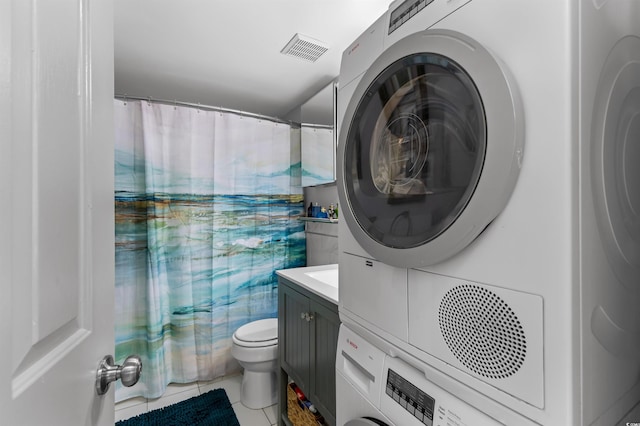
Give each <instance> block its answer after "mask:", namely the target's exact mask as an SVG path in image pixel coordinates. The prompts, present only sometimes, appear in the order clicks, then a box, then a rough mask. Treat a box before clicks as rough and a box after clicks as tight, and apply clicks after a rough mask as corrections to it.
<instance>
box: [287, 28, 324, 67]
mask: <svg viewBox="0 0 640 426" xmlns="http://www.w3.org/2000/svg"><path fill="white" fill-rule="evenodd" d="M327 50H329V46H327V45H325V44H324V43H322V42H321V41H318V40H314V39H312V38H311V37H307V36H303V35H301V34H296V35H294V36H293V38H292V39H291V40H290V41H289V43H287V45H286V46H285V47H284V48H283V49H282V50H281V51H280V53H282V54H284V55H288V56H293V57H295V58H299V59H304V60H305V61H309V62H315V61H316V60H317V59H318V58H319V57H320V56H322V54H323V53H324V52H326V51H327Z"/></svg>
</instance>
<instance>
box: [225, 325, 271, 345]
mask: <svg viewBox="0 0 640 426" xmlns="http://www.w3.org/2000/svg"><path fill="white" fill-rule="evenodd" d="M232 339H233V343H235V344H237V345H239V346H244V347H249V348H255V347H267V346H274V345H277V344H278V319H277V318H267V319H262V320H257V321H253V322H250V323H248V324H245V325H243V326H242V327H240V328H238V329H237V330H236V332H235V333H233V337H232Z"/></svg>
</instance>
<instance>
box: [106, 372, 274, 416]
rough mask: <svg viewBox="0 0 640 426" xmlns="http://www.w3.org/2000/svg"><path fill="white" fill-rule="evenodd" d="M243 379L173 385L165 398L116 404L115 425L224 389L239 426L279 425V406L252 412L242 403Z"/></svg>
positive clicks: (133, 400)
mask: <svg viewBox="0 0 640 426" xmlns="http://www.w3.org/2000/svg"><path fill="white" fill-rule="evenodd" d="M241 384H242V375H241V374H238V375H235V376H227V377H222V378H220V379H217V380H213V381H210V382H196V383H187V384H177V383H172V384H170V385H169V387H168V388H167V391H166V392H165V394H164V395H163V396H162V397H160V398H157V399H147V398H142V397H139V398H131V399H127V400H125V401H121V402H119V403H117V404H116V422H117V421H119V420H125V419H128V418H130V417H134V416H137V415H139V414H142V413H146V412H147V411H151V410H155V409H158V408H162V407H166V406H167V405H171V404H175V403H176V402H180V401H183V400H185V399H189V398H191V397H193V396H197V395H200V394H201V393H205V392H208V391H210V390H213V389H218V388H223V389H224V390H225V391H226V392H227V396H228V397H229V401H230V402H231V405H232V407H233V410H234V411H235V413H236V417H238V421H239V422H240V426H273V425H276V424H277V412H278V405H277V404H276V405H272V406H271V407H267V408H264V409H262V410H252V409H250V408H247V407H245V406H244V405H242V403H241V402H240V385H241Z"/></svg>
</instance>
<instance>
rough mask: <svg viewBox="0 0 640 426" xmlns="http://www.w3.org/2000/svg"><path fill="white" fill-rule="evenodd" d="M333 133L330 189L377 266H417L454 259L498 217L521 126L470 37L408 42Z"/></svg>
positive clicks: (431, 36) (515, 107) (372, 71)
mask: <svg viewBox="0 0 640 426" xmlns="http://www.w3.org/2000/svg"><path fill="white" fill-rule="evenodd" d="M343 123H344V125H343V126H342V128H341V130H340V141H339V149H338V151H339V153H338V155H339V167H338V192H339V197H340V201H341V203H342V213H343V217H344V218H345V220H346V223H347V225H348V226H349V229H350V230H351V232H352V234H353V235H354V237H355V238H356V240H357V241H358V242H359V243H360V245H361V246H362V247H363V248H364V249H365V250H367V251H368V252H369V253H370V254H371V255H372V256H373V257H375V258H376V259H378V260H381V261H383V262H385V263H388V264H390V265H394V266H400V267H419V266H426V265H430V264H434V263H437V262H440V261H442V260H444V259H446V258H448V257H450V256H453V255H454V254H456V253H457V252H459V251H460V250H462V249H463V248H464V247H466V246H467V245H468V244H469V243H471V241H473V240H474V239H475V238H476V237H477V236H478V234H480V233H481V232H482V231H483V229H484V228H485V227H486V226H487V225H488V224H489V223H490V222H491V221H492V220H493V219H494V218H495V217H496V216H497V215H498V213H499V212H500V211H501V210H502V209H503V208H504V206H505V205H506V203H507V200H508V198H509V196H510V194H511V191H512V189H513V187H514V185H515V181H516V178H517V175H518V172H519V168H520V161H521V157H522V153H523V139H524V131H523V118H522V111H521V104H520V100H519V97H518V94H517V91H516V87H515V84H514V83H513V81H512V78H510V77H509V75H508V72H507V70H506V69H505V68H504V67H503V66H502V65H501V64H500V63H499V62H498V60H497V59H496V58H494V57H493V55H492V54H491V53H489V52H488V51H487V50H486V49H484V48H483V47H482V46H481V45H480V44H479V43H477V42H476V41H475V40H472V39H470V38H469V37H466V36H464V35H463V34H460V33H456V32H452V31H446V30H427V31H424V32H421V33H417V34H414V35H411V36H409V37H407V38H405V39H403V40H400V41H399V42H397V43H396V44H394V45H392V46H391V47H390V48H389V49H387V50H386V51H385V52H384V53H383V54H382V55H381V56H380V57H379V58H378V59H377V60H376V61H375V62H374V64H373V65H372V66H371V67H370V68H369V70H368V71H367V73H366V74H365V75H364V76H363V78H362V80H361V81H360V83H359V85H358V87H357V88H356V90H355V93H354V96H353V98H352V99H351V101H350V103H349V105H348V107H347V110H346V113H345V120H344V122H343Z"/></svg>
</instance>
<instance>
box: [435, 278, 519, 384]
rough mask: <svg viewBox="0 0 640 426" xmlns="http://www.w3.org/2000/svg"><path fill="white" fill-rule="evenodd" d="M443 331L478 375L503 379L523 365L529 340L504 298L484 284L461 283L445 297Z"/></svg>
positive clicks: (441, 309)
mask: <svg viewBox="0 0 640 426" xmlns="http://www.w3.org/2000/svg"><path fill="white" fill-rule="evenodd" d="M438 322H439V325H440V332H441V333H442V336H443V337H444V340H445V342H446V343H447V346H448V347H449V350H451V352H452V353H453V355H454V356H455V357H456V358H457V359H458V361H460V362H461V363H462V364H464V366H465V367H467V368H469V369H470V370H471V371H473V372H474V373H476V374H479V375H481V376H484V377H488V378H491V379H503V378H506V377H509V376H511V375H513V374H515V373H516V372H517V371H518V370H519V369H520V367H521V366H522V364H523V362H524V359H525V356H526V353H527V342H526V339H525V335H524V330H523V328H522V324H521V323H520V321H519V320H518V317H517V316H516V315H515V313H514V312H513V310H512V309H511V308H510V307H509V305H507V304H506V303H505V302H504V300H503V299H502V298H501V297H500V296H498V295H497V294H495V293H493V292H492V291H490V290H487V289H485V288H484V287H480V286H476V285H468V284H465V285H460V286H456V287H453V288H452V289H450V290H449V291H448V292H447V293H446V294H445V295H444V297H443V298H442V301H441V302H440V307H439V310H438Z"/></svg>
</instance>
